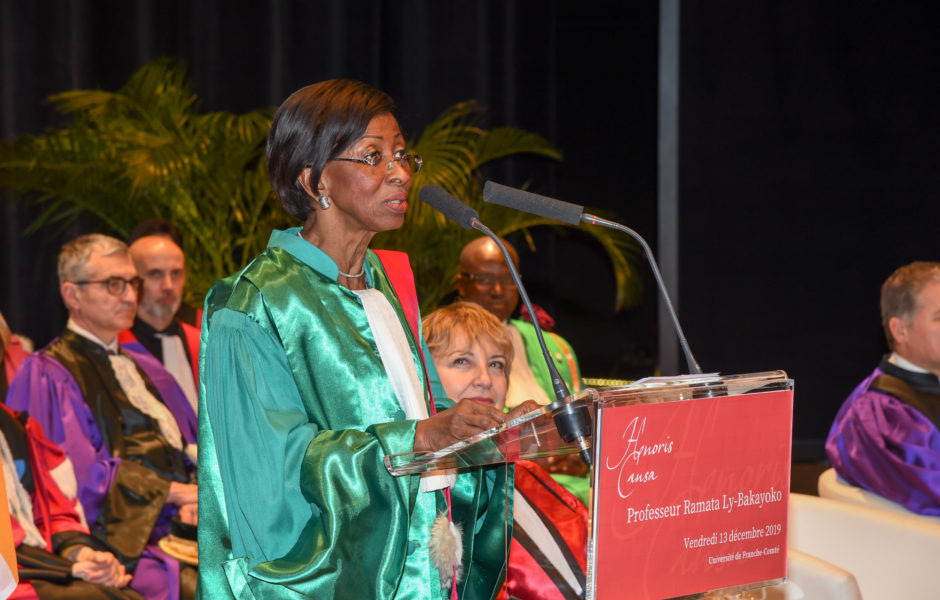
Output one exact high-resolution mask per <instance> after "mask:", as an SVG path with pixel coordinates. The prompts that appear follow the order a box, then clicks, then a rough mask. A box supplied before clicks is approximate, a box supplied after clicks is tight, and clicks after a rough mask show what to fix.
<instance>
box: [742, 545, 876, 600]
mask: <svg viewBox="0 0 940 600" xmlns="http://www.w3.org/2000/svg"><path fill="white" fill-rule="evenodd" d="M753 597H760V596H758V595H756V594H754V596H753ZM763 598H764V599H765V600H862V592H861V591H860V590H859V589H858V583H857V582H856V581H855V577H854V576H853V575H852V574H851V573H849V572H848V571H846V570H844V569H840V568H839V567H837V566H835V565H832V564H829V563H827V562H826V561H824V560H822V559H820V558H816V557H815V556H810V555H809V554H806V553H805V552H800V551H799V550H794V549H792V548H791V549H789V550H788V551H787V582H786V583H783V584H780V585H775V586H772V587H769V588H767V589H766V593H765V594H764V596H763Z"/></svg>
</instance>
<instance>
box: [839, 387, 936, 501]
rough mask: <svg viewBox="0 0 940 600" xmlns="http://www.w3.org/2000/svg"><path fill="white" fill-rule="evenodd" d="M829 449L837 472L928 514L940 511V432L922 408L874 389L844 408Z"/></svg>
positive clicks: (846, 478) (869, 488)
mask: <svg viewBox="0 0 940 600" xmlns="http://www.w3.org/2000/svg"><path fill="white" fill-rule="evenodd" d="M826 453H827V454H828V455H829V459H830V461H831V462H832V465H833V467H835V469H836V472H838V473H839V475H840V476H841V477H842V478H843V479H845V480H846V481H848V482H849V483H851V484H853V485H856V486H859V487H863V488H865V489H867V490H870V491H872V492H874V493H876V494H879V495H881V496H884V497H885V498H888V499H889V500H893V501H894V502H897V503H899V504H902V505H904V506H905V507H907V508H908V509H909V510H912V511H914V512H916V513H920V514H924V515H940V432H938V431H937V428H936V426H935V425H934V424H933V423H932V422H931V421H930V420H929V419H927V418H926V417H925V416H924V415H922V414H921V413H920V412H919V411H917V410H916V409H914V408H912V407H911V406H908V405H907V404H904V403H903V402H900V401H899V400H897V399H896V398H894V397H892V396H890V395H887V394H882V393H879V392H874V391H869V392H867V393H864V394H862V395H861V396H859V397H857V398H855V399H854V400H850V401H847V402H846V403H845V405H843V406H842V408H841V409H840V410H839V413H838V415H837V416H836V419H835V422H834V423H833V425H832V429H831V430H830V432H829V437H828V439H827V441H826Z"/></svg>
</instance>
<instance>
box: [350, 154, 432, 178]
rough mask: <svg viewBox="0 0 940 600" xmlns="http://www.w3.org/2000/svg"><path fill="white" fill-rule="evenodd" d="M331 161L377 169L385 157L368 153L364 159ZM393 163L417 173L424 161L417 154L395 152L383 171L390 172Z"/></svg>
mask: <svg viewBox="0 0 940 600" xmlns="http://www.w3.org/2000/svg"><path fill="white" fill-rule="evenodd" d="M333 160H339V161H344V162H354V163H362V164H364V165H369V166H370V167H377V166H379V165H380V164H382V162H383V161H384V160H385V157H384V156H383V155H381V154H379V153H378V152H370V153H369V154H367V155H366V156H365V158H334V159H333ZM395 163H398V164H399V165H401V167H402V168H403V169H405V170H406V171H409V172H411V173H417V172H418V171H420V170H421V165H423V164H424V159H423V158H421V157H420V156H418V155H417V154H405V152H404V151H402V152H396V153H395V154H394V155H393V156H392V158H391V159H389V161H388V163H387V164H386V165H385V170H386V171H391V170H392V167H393V166H394V165H395Z"/></svg>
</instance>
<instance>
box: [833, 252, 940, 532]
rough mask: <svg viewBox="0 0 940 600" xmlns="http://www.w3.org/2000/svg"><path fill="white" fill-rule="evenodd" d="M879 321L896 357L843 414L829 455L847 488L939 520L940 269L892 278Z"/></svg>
mask: <svg viewBox="0 0 940 600" xmlns="http://www.w3.org/2000/svg"><path fill="white" fill-rule="evenodd" d="M881 322H882V325H883V326H884V331H885V336H886V337H887V340H888V346H889V347H890V348H891V350H892V352H891V354H890V355H888V356H886V357H884V359H882V361H881V364H879V365H878V368H876V369H875V371H874V372H873V373H872V374H871V375H869V376H868V377H867V378H866V379H865V380H864V381H862V383H861V384H860V385H859V386H858V387H857V388H855V390H854V391H853V392H852V394H851V395H850V396H849V397H848V399H846V401H845V403H844V404H843V405H842V408H841V409H839V412H838V414H837V415H836V419H835V422H834V423H833V425H832V429H830V431H829V438H828V440H827V441H826V453H827V454H828V455H829V460H830V461H832V465H833V467H835V470H836V472H837V473H838V474H839V475H840V476H841V477H842V478H843V479H845V480H846V481H847V482H849V483H850V484H852V485H856V486H859V487H862V488H865V489H867V490H870V491H872V492H874V493H876V494H879V495H881V496H884V497H885V498H888V499H889V500H893V501H894V502H897V503H899V504H902V505H903V506H905V507H907V508H908V509H909V510H911V511H913V512H916V513H920V514H924V515H940V431H938V426H940V379H938V377H940V263H934V262H914V263H911V264H909V265H907V266H904V267H901V268H900V269H898V270H897V271H895V272H894V273H893V274H892V275H891V276H890V277H889V278H888V280H887V281H885V283H884V285H883V286H882V288H881Z"/></svg>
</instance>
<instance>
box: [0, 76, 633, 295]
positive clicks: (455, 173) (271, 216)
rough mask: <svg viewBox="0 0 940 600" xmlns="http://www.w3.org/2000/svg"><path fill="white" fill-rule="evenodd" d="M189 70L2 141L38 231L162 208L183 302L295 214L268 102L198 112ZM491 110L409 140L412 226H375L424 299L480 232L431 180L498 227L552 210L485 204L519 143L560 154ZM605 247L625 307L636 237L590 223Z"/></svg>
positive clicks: (0, 169) (59, 105) (459, 109)
mask: <svg viewBox="0 0 940 600" xmlns="http://www.w3.org/2000/svg"><path fill="white" fill-rule="evenodd" d="M195 100H196V96H195V94H194V93H193V90H192V88H191V87H190V86H189V84H188V83H187V82H186V73H185V70H184V68H183V67H182V66H181V65H180V64H178V63H177V62H175V61H172V60H170V59H161V60H158V61H155V62H153V63H150V64H148V65H146V66H144V67H143V68H141V69H140V70H139V71H138V72H136V73H135V74H134V75H133V76H131V78H130V79H129V80H128V82H127V83H126V84H125V85H124V86H123V87H122V88H121V89H120V90H118V91H117V92H107V91H101V90H74V91H69V92H64V93H61V94H56V95H54V96H51V97H50V98H49V101H50V102H51V103H52V104H53V106H55V107H56V109H57V110H59V111H60V112H62V113H63V114H65V115H67V116H69V117H70V118H71V123H70V125H69V126H68V127H65V128H63V129H49V130H47V131H45V132H44V133H42V134H40V135H35V136H22V137H20V138H18V139H16V140H13V141H11V142H5V143H3V144H0V186H9V187H11V188H12V189H13V190H14V192H15V194H16V196H17V197H21V198H25V199H26V200H27V201H29V202H33V203H37V204H39V205H40V206H41V207H42V212H41V214H40V216H39V218H37V220H36V221H35V222H34V223H33V224H32V225H31V228H33V229H35V228H38V227H47V226H53V227H54V226H57V225H58V226H65V225H67V224H68V223H69V222H71V220H73V219H74V218H75V217H77V216H78V215H80V214H90V215H92V216H94V217H96V218H97V219H98V220H99V221H100V223H101V229H102V231H105V232H107V233H111V234H114V235H116V236H118V237H125V236H126V235H127V234H128V232H129V231H130V229H131V228H132V227H133V226H134V224H136V223H137V222H139V221H141V220H143V219H146V218H149V217H153V216H160V217H164V218H166V219H169V220H170V221H172V222H173V223H174V224H175V225H176V226H177V227H178V228H179V230H180V232H181V233H182V235H183V238H184V251H185V253H186V256H187V264H188V279H187V301H189V302H190V303H195V304H201V299H202V297H203V296H204V295H205V293H206V291H207V290H208V289H209V287H210V286H211V285H212V283H213V282H215V281H216V280H218V279H219V278H221V277H224V276H226V275H228V274H230V273H232V272H234V271H236V270H238V269H239V268H241V267H242V266H243V265H244V264H245V263H246V262H247V261H248V260H249V259H250V258H251V257H253V256H254V255H256V254H257V253H259V252H260V251H261V250H262V249H263V248H264V246H265V244H266V242H267V238H268V236H269V234H270V231H271V230H272V229H273V228H275V227H283V226H286V225H289V224H290V223H289V217H288V216H287V215H286V213H285V212H284V211H283V210H281V209H280V207H279V206H278V202H277V200H276V199H275V197H274V195H273V193H272V191H271V188H270V185H269V183H268V178H267V172H266V167H265V160H264V142H265V136H266V135H267V131H268V128H269V126H270V115H271V113H270V111H269V110H255V111H251V112H249V113H246V114H243V115H233V114H230V113H227V112H211V113H199V112H197V111H196V110H195V109H194V104H195ZM482 115H483V110H482V108H481V107H480V106H478V105H477V104H475V103H472V102H464V103H460V104H457V105H455V106H453V107H451V108H449V109H447V110H446V111H445V112H444V113H443V114H442V115H441V116H440V117H438V118H437V119H436V120H435V121H434V122H433V123H431V124H430V125H429V126H428V127H427V128H426V129H425V130H424V132H423V133H422V134H421V136H420V137H419V138H418V139H417V140H416V141H414V142H413V143H412V144H411V147H412V149H413V150H414V151H415V152H416V153H418V154H421V155H423V156H424V158H425V164H426V168H424V169H422V170H421V171H420V172H419V173H418V174H417V175H416V176H415V180H414V183H413V185H412V188H411V192H410V198H409V204H410V209H409V211H408V215H407V217H406V223H405V226H404V227H402V228H401V229H399V230H396V231H393V232H388V233H384V234H380V235H379V236H377V237H376V240H375V242H374V246H375V247H384V248H393V249H397V250H403V251H406V252H408V254H409V255H410V256H411V258H412V262H413V265H414V268H415V278H416V280H417V283H418V291H419V295H420V296H421V298H422V306H421V308H422V310H429V309H432V308H433V307H435V306H436V305H437V304H438V303H439V302H440V301H441V299H442V298H443V297H444V296H446V295H447V293H448V292H449V291H450V290H451V289H452V282H453V280H454V278H455V276H456V274H457V268H458V265H457V260H456V258H457V256H458V255H459V252H460V249H461V248H462V247H463V245H464V244H465V243H466V242H468V241H469V240H470V239H471V238H472V237H473V236H474V235H475V234H474V233H473V232H468V231H466V230H463V229H461V228H459V227H458V226H456V225H453V224H449V223H446V222H445V219H444V217H443V216H442V215H440V214H438V213H437V212H436V211H434V210H433V209H431V208H430V207H429V206H426V205H424V204H423V203H421V202H418V201H417V190H419V189H420V188H421V186H422V185H424V184H426V183H435V184H437V185H440V186H441V187H443V188H444V189H446V190H448V191H449V192H451V193H452V194H454V195H455V196H457V197H458V198H461V199H464V200H465V201H468V202H470V203H471V204H472V205H473V206H474V207H475V208H476V209H477V210H478V211H479V213H480V216H481V219H482V220H483V221H484V222H485V223H487V224H488V225H489V226H490V227H492V228H493V229H494V231H496V232H497V233H498V234H499V235H501V236H506V235H508V234H510V233H513V232H516V231H526V230H527V229H528V228H531V227H536V226H542V225H558V224H557V223H556V222H554V221H550V220H548V219H543V218H541V217H535V216H530V215H526V214H523V213H519V212H516V211H512V210H508V209H504V208H501V207H498V206H493V205H489V204H484V203H483V202H482V198H481V189H482V182H481V178H480V175H479V169H480V167H481V166H482V165H485V164H487V163H489V162H492V161H495V160H497V159H500V158H503V157H506V156H510V155H513V154H519V153H529V154H535V155H540V156H544V157H548V158H552V159H556V160H558V159H560V158H561V155H560V153H559V152H558V151H557V150H556V149H554V148H553V147H552V146H551V145H550V144H549V143H548V142H547V141H545V140H544V139H543V138H541V137H540V136H538V135H536V134H532V133H528V132H526V131H522V130H520V129H516V128H509V127H498V128H494V129H491V130H487V129H484V128H483V127H482V126H481V125H480V123H481V121H482ZM585 231H586V232H587V233H589V234H590V235H593V236H594V237H595V238H597V240H598V241H599V242H600V243H601V244H602V245H603V247H604V249H605V250H606V251H607V254H608V256H609V257H610V259H611V261H612V264H613V268H614V274H615V277H616V283H617V298H616V306H617V308H622V307H625V306H628V305H630V304H633V303H635V302H636V300H637V299H638V297H639V291H640V278H639V277H638V276H637V275H636V273H635V270H634V266H633V263H634V258H635V255H636V253H637V249H636V247H635V246H633V245H632V244H630V243H629V242H625V241H623V240H622V239H620V238H618V237H615V236H612V235H610V232H608V231H606V230H602V229H597V228H586V229H585Z"/></svg>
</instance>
